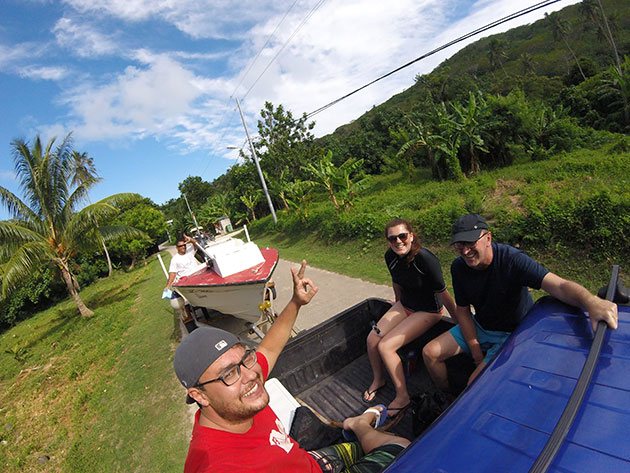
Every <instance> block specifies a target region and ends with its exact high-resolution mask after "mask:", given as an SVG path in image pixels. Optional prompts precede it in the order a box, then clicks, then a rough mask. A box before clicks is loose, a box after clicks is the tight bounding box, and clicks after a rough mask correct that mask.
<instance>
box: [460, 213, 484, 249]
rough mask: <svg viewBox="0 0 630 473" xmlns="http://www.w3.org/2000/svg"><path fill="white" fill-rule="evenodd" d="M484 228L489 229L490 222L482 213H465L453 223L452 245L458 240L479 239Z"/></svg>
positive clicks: (469, 240)
mask: <svg viewBox="0 0 630 473" xmlns="http://www.w3.org/2000/svg"><path fill="white" fill-rule="evenodd" d="M484 230H488V224H487V223H486V220H485V219H484V218H483V217H482V216H481V215H479V214H467V215H463V216H461V217H459V218H458V219H457V220H456V221H455V223H454V224H453V229H452V230H451V235H452V237H451V245H452V244H453V243H457V242H458V241H463V242H473V241H477V240H479V238H480V237H481V234H482V233H483V231H484Z"/></svg>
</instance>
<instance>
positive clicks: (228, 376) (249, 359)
mask: <svg viewBox="0 0 630 473" xmlns="http://www.w3.org/2000/svg"><path fill="white" fill-rule="evenodd" d="M255 364H256V351H255V350H252V349H250V350H246V351H245V354H244V355H243V358H241V361H239V362H238V363H237V364H236V365H234V366H232V367H230V368H228V369H226V370H225V371H224V372H223V374H222V375H221V376H219V377H218V378H215V379H211V380H210V381H204V382H203V383H198V384H197V387H198V388H201V387H202V386H205V385H206V384H209V383H214V382H215V381H222V382H223V384H225V385H226V386H232V385H233V384H234V383H236V382H237V381H238V380H239V379H240V378H241V366H244V367H245V368H247V369H248V370H249V369H252V368H253V367H254V365H255Z"/></svg>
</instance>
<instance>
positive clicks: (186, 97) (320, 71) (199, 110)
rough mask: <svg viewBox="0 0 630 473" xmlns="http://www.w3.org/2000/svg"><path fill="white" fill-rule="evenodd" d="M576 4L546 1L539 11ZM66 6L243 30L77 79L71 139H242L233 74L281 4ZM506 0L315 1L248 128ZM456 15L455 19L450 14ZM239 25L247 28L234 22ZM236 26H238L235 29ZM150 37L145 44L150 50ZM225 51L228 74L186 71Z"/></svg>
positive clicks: (298, 18)
mask: <svg viewBox="0 0 630 473" xmlns="http://www.w3.org/2000/svg"><path fill="white" fill-rule="evenodd" d="M575 1H577V0H568V1H567V2H561V3H559V4H555V5H554V6H553V7H551V8H550V9H548V10H547V11H551V10H552V9H559V8H563V7H565V6H566V5H567V4H568V3H575ZM65 3H66V4H69V5H71V6H72V7H74V8H75V9H76V10H77V11H79V12H82V13H93V14H107V15H110V16H112V17H116V18H121V19H123V20H125V21H135V22H139V21H143V20H148V19H151V20H155V19H158V20H162V21H166V22H169V23H171V24H173V25H175V26H176V27H177V28H179V29H180V30H181V31H183V32H185V33H186V34H188V35H190V36H191V37H193V38H202V37H212V36H221V35H223V36H226V37H227V36H230V37H238V36H239V35H243V36H244V37H245V41H244V42H243V43H242V44H241V45H240V47H238V49H236V50H234V51H228V52H225V51H224V52H218V53H214V52H210V53H206V52H203V51H200V50H199V49H195V50H190V51H187V50H185V49H182V48H181V47H180V45H178V48H177V50H173V51H171V52H164V53H156V52H154V51H153V50H151V49H149V48H146V49H138V50H135V51H132V52H131V53H125V54H126V55H127V56H128V57H130V58H131V60H133V61H134V64H135V65H133V66H131V65H129V63H128V62H127V63H126V64H127V67H126V69H124V70H119V72H118V73H115V74H113V75H111V76H107V77H109V79H107V78H105V79H104V80H108V82H105V83H100V84H94V83H90V84H81V85H78V86H75V87H74V88H72V89H70V90H69V91H67V92H66V93H65V95H64V98H63V101H64V103H65V104H67V105H68V106H69V107H70V117H71V120H70V121H71V122H72V123H70V125H73V126H72V127H71V128H72V129H74V130H75V132H76V136H77V138H81V139H85V140H109V139H120V140H125V139H126V140H132V139H135V138H142V137H147V136H152V137H155V138H156V139H159V140H161V141H163V142H165V143H167V144H168V145H169V146H170V147H173V148H179V149H180V150H181V149H183V150H191V149H208V150H211V151H212V152H214V153H216V154H218V155H225V154H226V153H225V146H226V145H233V144H235V143H237V142H239V143H240V142H242V140H243V131H242V129H241V126H240V123H239V120H238V118H236V117H237V115H236V114H235V112H234V103H233V101H229V97H230V95H231V94H232V92H233V91H234V88H235V86H236V81H237V79H238V71H240V70H242V69H243V68H245V67H246V66H247V64H249V61H250V60H251V58H253V57H254V56H255V55H256V53H258V51H259V50H260V48H261V47H262V46H263V44H265V41H267V38H268V37H269V35H270V34H271V32H272V31H274V29H275V28H276V26H277V25H278V23H279V22H280V19H281V18H282V16H283V15H284V13H285V11H286V10H287V9H288V7H289V2H284V3H282V5H278V3H280V2H271V1H270V0H266V1H263V0H261V1H253V0H249V1H245V2H239V3H237V2H234V1H231V0H230V1H227V0H225V1H216V0H215V1H206V2H202V1H196V0H195V1H193V0H180V1H171V0H162V1H149V0H115V1H106V0H65ZM316 3H317V0H311V1H310V2H309V3H308V4H301V3H300V4H298V6H299V7H301V9H299V11H298V9H296V10H295V11H292V12H291V14H290V15H289V16H288V17H287V18H286V20H285V21H284V22H283V23H282V27H281V28H280V29H279V30H278V32H277V34H276V36H275V37H274V38H273V39H272V41H271V42H270V44H269V45H268V46H267V48H266V49H265V51H263V53H262V54H261V55H260V57H259V58H258V60H257V61H256V63H255V64H254V66H253V67H252V69H251V71H250V72H249V73H248V75H247V77H246V78H245V80H244V81H243V84H242V85H241V86H240V87H239V89H238V91H237V92H236V96H238V97H243V95H244V94H245V91H247V90H248V89H249V88H250V87H251V85H252V84H253V82H254V81H255V80H257V78H258V77H259V75H260V74H261V73H262V71H263V69H264V68H265V67H267V65H268V63H269V61H270V60H271V59H272V58H273V57H274V56H275V55H276V54H277V53H278V52H279V51H280V49H281V48H282V47H283V46H284V45H285V43H286V41H287V40H288V38H289V36H290V35H291V34H292V33H293V32H294V31H295V30H296V28H297V27H298V25H299V24H300V23H301V22H302V21H303V20H304V18H305V16H306V14H307V13H308V12H309V11H310V9H311V8H312V7H313V6H314V5H315V4H316ZM514 4H515V2H514V1H513V0H480V1H478V2H476V3H472V2H470V1H465V0H397V1H396V2H374V1H373V0H347V1H345V2H327V3H324V4H323V6H322V7H321V8H320V9H319V10H317V11H316V12H315V13H314V14H313V15H312V17H311V18H310V19H309V20H308V22H307V23H305V24H304V25H303V27H302V28H301V30H300V31H299V33H298V34H297V35H295V37H293V38H292V40H291V41H290V43H289V44H288V46H287V47H286V48H285V49H284V51H282V52H281V53H280V54H279V56H278V58H277V60H276V61H275V62H273V64H271V66H270V67H269V68H268V70H267V71H266V72H265V73H264V75H263V76H262V77H261V78H260V79H259V80H258V82H257V83H256V85H255V87H253V88H252V90H251V92H250V93H249V94H248V96H247V97H246V99H245V100H244V101H243V107H244V112H245V113H246V115H247V117H248V123H249V124H250V127H251V128H254V124H255V120H256V119H257V118H258V114H259V111H260V109H261V108H262V106H263V103H264V102H265V101H266V100H268V101H271V102H273V103H274V104H275V105H278V104H283V105H284V106H285V108H286V109H288V110H291V111H292V112H293V114H294V116H300V115H301V114H302V113H303V112H310V111H313V110H314V109H316V108H318V107H320V106H322V105H324V104H326V103H328V102H329V101H332V100H334V99H337V98H338V97H340V96H342V95H344V94H346V93H348V92H350V91H351V90H353V89H355V88H357V87H359V86H362V85H364V84H366V83H367V82H369V81H371V80H373V79H375V78H376V77H378V76H380V75H382V74H384V73H386V72H389V71H390V70H392V69H394V68H396V67H398V66H400V65H402V64H404V63H406V62H408V61H410V60H412V59H414V58H416V57H418V56H420V55H422V54H423V53H426V52H428V51H430V50H432V49H434V48H435V47H437V46H439V45H441V44H443V43H446V42H447V41H450V40H452V39H454V38H456V37H458V36H461V35H462V34H464V33H467V32H469V31H472V30H474V29H475V28H478V27H480V26H483V25H484V24H486V23H488V22H490V21H493V20H496V19H498V18H499V17H501V16H504V15H506V14H508V13H512V12H514V11H515V10H516V9H518V8H522V7H523V6H522V5H521V6H515V5H514ZM467 12H471V13H470V14H467ZM256 15H259V17H258V18H256ZM542 16H543V12H542V11H540V12H538V13H536V14H533V15H530V16H528V17H527V18H524V19H521V20H519V21H517V22H510V23H507V24H505V25H502V26H501V27H500V28H498V29H496V30H492V31H490V32H488V33H486V34H495V33H498V32H499V31H504V30H507V29H509V28H512V27H515V26H517V24H522V23H524V22H533V21H535V20H536V19H538V18H541V17H542ZM454 18H460V19H459V20H457V21H454ZM63 20H66V19H65V18H64V19H63ZM255 20H258V21H257V23H254V22H255ZM247 24H251V25H252V27H251V28H250V29H249V30H246V29H243V28H244V27H245V26H246V25H247ZM57 25H58V26H59V25H61V26H59V28H58V29H57V30H56V32H57V35H58V36H57V37H58V38H60V37H61V36H62V34H61V32H63V34H67V35H69V36H68V37H71V35H72V34H75V35H77V36H76V37H77V38H80V37H85V38H88V40H86V41H85V42H86V43H89V44H90V45H91V46H90V48H91V50H92V53H98V51H107V50H108V49H107V48H108V47H112V48H113V47H114V46H113V45H110V46H107V45H108V43H107V41H106V39H105V38H101V40H99V41H96V40H95V41H91V40H89V38H94V37H95V36H90V33H95V32H94V30H92V29H90V28H88V27H84V26H82V25H80V24H79V23H78V20H77V21H76V22H75V20H73V21H72V22H69V23H68V22H63V23H62V22H61V20H60V22H58V23H57ZM122 27H123V26H121V28H122ZM235 27H238V28H240V29H237V30H235ZM81 35H83V36H81ZM96 37H98V36H96ZM477 39H479V37H475V38H472V39H470V40H468V43H470V42H473V41H476V40H477ZM68 41H69V40H68ZM150 44H151V43H150V42H147V45H148V46H149V47H150ZM463 45H464V44H461V45H459V46H457V47H453V48H450V49H448V50H446V51H443V52H440V53H438V54H436V55H435V56H433V57H431V58H429V59H426V60H424V61H422V62H420V63H417V64H414V65H413V66H412V67H410V68H408V69H405V70H403V71H401V72H399V73H397V74H395V75H393V76H391V77H389V78H387V79H385V80H383V81H381V82H379V83H377V84H375V85H373V86H371V87H369V88H367V89H365V90H363V91H361V92H359V93H358V94H356V95H354V96H353V97H351V98H349V99H347V100H344V101H343V102H340V103H339V104H338V105H335V106H334V107H332V108H331V109H329V110H328V111H325V112H323V113H321V114H319V115H317V116H316V117H315V120H316V121H317V123H318V126H317V128H316V130H315V131H316V134H317V135H323V134H325V133H329V132H331V131H333V130H334V129H335V128H336V127H338V126H340V125H342V124H344V123H347V122H349V121H351V120H353V119H355V118H357V117H358V116H360V115H361V114H362V113H363V112H365V111H366V110H369V109H370V108H371V107H372V106H373V105H375V104H379V103H381V102H383V101H385V100H387V99H388V98H389V97H391V96H392V95H394V94H396V93H399V92H401V91H402V90H404V89H405V88H407V87H410V86H411V85H412V84H413V78H414V76H415V75H416V74H418V73H427V72H429V71H430V70H432V69H433V68H434V67H435V66H436V65H437V64H439V63H440V62H441V61H443V60H444V59H445V58H447V57H448V56H450V55H452V54H453V53H454V52H455V51H456V50H457V49H458V48H461V47H463ZM90 48H88V49H90ZM99 48H101V49H99ZM103 54H104V52H103ZM226 54H230V58H229V65H230V68H231V71H232V72H230V71H218V70H214V69H209V70H208V69H205V70H202V69H201V68H199V67H195V68H194V69H193V65H192V63H187V61H195V60H198V59H206V60H214V59H220V58H221V57H222V56H225V55H226ZM193 71H194V72H193ZM226 104H227V106H226ZM250 131H253V130H250Z"/></svg>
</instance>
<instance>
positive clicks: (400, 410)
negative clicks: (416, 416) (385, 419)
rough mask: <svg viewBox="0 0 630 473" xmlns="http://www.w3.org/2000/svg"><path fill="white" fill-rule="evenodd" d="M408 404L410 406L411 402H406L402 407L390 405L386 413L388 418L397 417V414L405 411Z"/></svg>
mask: <svg viewBox="0 0 630 473" xmlns="http://www.w3.org/2000/svg"><path fill="white" fill-rule="evenodd" d="M409 406H411V402H408V403H407V404H405V405H404V406H402V407H391V408H390V409H389V412H388V414H387V415H388V416H389V418H390V419H397V418H398V416H400V415H402V414H404V413H405V411H406V410H407V409H408V408H409ZM392 411H395V412H394V413H393V414H392Z"/></svg>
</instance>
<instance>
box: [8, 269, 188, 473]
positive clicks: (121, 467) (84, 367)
mask: <svg viewBox="0 0 630 473" xmlns="http://www.w3.org/2000/svg"><path fill="white" fill-rule="evenodd" d="M163 286H164V276H163V274H162V272H161V269H160V267H159V265H158V262H157V261H156V259H155V258H153V259H152V261H151V262H150V263H149V264H147V265H141V266H139V267H137V268H136V269H134V270H133V271H130V272H126V273H124V272H120V271H116V272H114V275H113V276H112V277H110V278H105V279H101V280H99V281H98V282H97V283H95V284H92V285H91V286H89V287H87V288H86V289H84V290H83V291H82V293H81V295H82V297H83V298H84V300H85V302H86V304H88V305H89V306H90V307H93V308H94V315H93V316H92V317H89V318H82V317H79V316H78V315H77V313H76V308H75V307H74V306H73V304H72V302H71V301H70V300H66V301H64V302H61V303H59V304H57V305H54V306H53V307H51V308H49V309H47V310H44V311H42V312H39V313H37V314H35V315H34V316H33V317H31V318H30V319H29V320H27V321H24V322H22V323H20V324H18V325H16V326H15V327H13V328H11V329H9V330H7V331H5V332H4V333H2V334H0V347H2V350H1V351H0V470H2V471H4V472H24V471H38V472H63V471H68V472H79V471H101V472H115V471H134V472H147V473H148V472H156V471H159V472H177V471H181V470H182V468H183V461H184V458H185V452H186V451H187V442H188V436H189V433H190V416H189V415H188V409H187V408H186V405H185V403H184V396H183V391H182V389H181V386H180V385H179V383H178V382H177V379H176V378H175V376H174V374H173V370H172V354H173V350H174V347H175V344H176V343H177V341H178V337H179V327H178V326H177V325H176V322H175V319H174V317H173V312H172V310H171V309H170V306H169V305H168V303H166V302H165V301H163V300H162V299H160V294H161V291H162V288H163Z"/></svg>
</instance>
